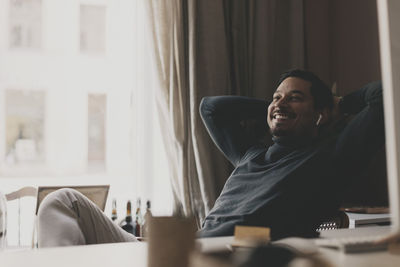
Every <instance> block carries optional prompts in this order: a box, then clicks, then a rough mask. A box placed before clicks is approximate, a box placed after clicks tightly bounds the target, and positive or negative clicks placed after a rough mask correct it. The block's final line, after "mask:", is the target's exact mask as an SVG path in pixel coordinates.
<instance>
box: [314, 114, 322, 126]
mask: <svg viewBox="0 0 400 267" xmlns="http://www.w3.org/2000/svg"><path fill="white" fill-rule="evenodd" d="M321 120H322V114H319V117H318V120H317V123H315V125H317V126H318V125H319V124H320V123H321Z"/></svg>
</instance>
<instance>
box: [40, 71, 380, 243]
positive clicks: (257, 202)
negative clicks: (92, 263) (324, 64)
mask: <svg viewBox="0 0 400 267" xmlns="http://www.w3.org/2000/svg"><path fill="white" fill-rule="evenodd" d="M339 100H340V99H339V98H333V96H332V94H331V92H330V90H329V89H328V88H327V87H326V85H324V83H323V82H322V81H321V80H320V79H319V78H318V77H316V76H315V75H314V74H312V73H310V72H306V71H301V70H293V71H290V72H287V73H284V74H283V75H282V77H281V79H280V81H279V86H278V88H277V90H276V92H275V93H274V96H273V100H272V102H271V104H270V105H269V107H268V114H266V104H265V102H264V101H261V100H256V99H252V98H246V97H235V96H224V97H208V98H204V99H203V101H202V103H201V107H200V111H201V115H202V118H203V120H204V122H205V125H206V127H207V129H208V131H209V133H210V135H211V137H212V138H213V140H214V142H215V143H216V145H217V146H218V147H219V148H220V150H221V151H222V152H223V153H224V154H225V156H226V157H227V158H228V159H229V160H230V162H231V163H232V164H233V165H234V166H235V169H234V171H233V172H232V174H231V176H230V177H229V179H228V180H227V182H226V184H225V187H224V189H223V191H222V193H221V195H220V196H219V198H218V199H217V201H216V203H215V205H214V207H213V209H212V210H211V212H210V213H209V214H208V216H207V217H206V219H205V221H204V223H203V228H202V229H201V230H200V231H199V236H203V237H207V236H223V235H232V234H233V229H234V226H235V225H258V226H268V227H271V234H272V237H273V238H275V239H276V238H280V237H284V236H291V235H300V236H311V235H313V234H314V233H315V229H316V227H317V226H318V225H319V223H320V222H321V221H322V220H324V219H326V218H328V217H329V216H330V215H331V214H332V213H334V212H335V211H336V210H337V208H338V205H339V203H340V195H341V193H342V191H343V189H344V187H345V185H346V184H347V183H348V181H349V180H350V179H351V177H353V176H354V175H357V174H358V173H359V170H360V169H362V166H363V165H364V164H365V162H367V161H368V159H369V158H370V155H373V153H374V151H375V150H377V149H378V148H379V147H380V146H381V145H382V144H383V135H384V132H383V111H382V96H381V90H380V83H373V84H369V85H367V86H366V87H364V88H362V89H360V90H358V91H356V92H354V93H352V94H350V95H348V96H345V97H344V98H342V99H341V101H339ZM344 113H349V114H350V113H351V114H356V113H357V115H356V117H355V118H354V119H352V121H351V122H350V123H348V124H347V125H346V126H345V127H341V125H342V124H341V123H340V118H342V117H343V114H344ZM266 115H267V119H266V120H267V122H268V126H269V129H270V131H271V134H272V136H273V144H272V145H271V146H270V147H266V146H265V144H263V143H261V142H259V141H258V138H257V137H258V135H257V133H255V132H254V131H253V130H252V129H250V131H249V129H248V128H247V127H245V125H246V121H247V120H254V119H256V120H258V121H262V123H263V124H264V125H263V126H262V127H263V128H264V130H265V129H267V124H266V122H265V118H266ZM336 122H339V123H336ZM38 217H39V220H38V221H39V222H38V226H39V230H38V242H39V246H40V247H47V246H61V245H82V244H94V243H109V242H125V241H135V240H136V238H135V237H134V236H133V235H130V234H128V233H126V232H124V231H123V230H122V229H121V228H120V227H118V226H117V225H116V224H114V223H113V222H111V220H110V219H108V218H107V217H106V216H105V215H104V214H103V213H102V212H101V211H100V209H99V208H97V207H96V206H95V205H94V204H93V203H92V202H90V201H89V200H88V199H87V198H85V197H84V196H83V195H81V194H80V193H79V192H77V191H74V190H71V189H63V190H59V191H57V192H53V193H52V194H49V195H48V196H47V197H46V198H45V199H44V200H43V202H42V204H41V206H40V209H39V214H38Z"/></svg>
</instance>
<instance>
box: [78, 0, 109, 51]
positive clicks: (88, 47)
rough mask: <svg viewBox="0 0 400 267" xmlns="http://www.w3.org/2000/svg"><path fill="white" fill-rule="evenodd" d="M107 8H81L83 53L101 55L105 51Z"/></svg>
mask: <svg viewBox="0 0 400 267" xmlns="http://www.w3.org/2000/svg"><path fill="white" fill-rule="evenodd" d="M105 30H106V8H105V7H102V6H90V5H81V6H80V49H81V52H94V53H101V52H104V50H105V36H106V33H105Z"/></svg>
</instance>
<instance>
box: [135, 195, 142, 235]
mask: <svg viewBox="0 0 400 267" xmlns="http://www.w3.org/2000/svg"><path fill="white" fill-rule="evenodd" d="M140 206H141V201H140V198H138V199H137V201H136V216H135V236H142V224H143V217H142V212H141V210H140Z"/></svg>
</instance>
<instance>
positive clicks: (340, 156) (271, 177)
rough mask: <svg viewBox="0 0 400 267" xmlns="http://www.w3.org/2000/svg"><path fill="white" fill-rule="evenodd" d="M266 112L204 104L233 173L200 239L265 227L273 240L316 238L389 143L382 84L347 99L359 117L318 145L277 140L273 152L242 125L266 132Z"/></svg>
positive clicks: (241, 103)
mask: <svg viewBox="0 0 400 267" xmlns="http://www.w3.org/2000/svg"><path fill="white" fill-rule="evenodd" d="M267 107H268V103H266V102H265V101H262V100H257V99H252V98H247V97H239V96H217V97H206V98H204V99H203V100H202V102H201V105H200V113H201V116H202V118H203V121H204V123H205V125H206V127H207V130H208V131H209V133H210V136H211V137H212V139H213V140H214V142H215V144H216V145H217V146H218V148H219V149H220V150H221V151H222V153H224V155H225V156H226V157H227V158H228V160H229V161H230V162H231V163H232V164H233V165H234V167H235V169H234V171H233V172H232V174H231V176H230V177H229V178H228V180H227V181H226V184H225V186H224V188H223V190H222V192H221V195H220V196H219V197H218V199H217V201H216V202H215V205H214V207H213V208H212V210H211V211H210V213H209V214H208V215H207V217H206V218H205V220H204V222H203V227H202V229H201V230H200V231H199V233H198V234H199V236H200V237H211V236H226V235H232V234H233V230H234V226H235V225H254V226H268V227H270V228H271V234H272V238H273V239H277V238H282V237H285V236H304V237H306V236H313V235H314V234H315V229H316V228H317V227H318V226H319V224H320V223H321V222H323V221H324V220H326V219H327V218H329V217H330V216H331V215H332V214H334V213H335V212H336V211H337V209H338V207H339V205H340V199H341V195H342V193H343V192H344V188H345V187H346V185H348V184H349V183H350V182H351V180H352V179H353V178H354V177H356V176H357V175H359V173H360V171H361V170H363V168H365V164H368V161H369V160H370V158H371V157H372V155H373V154H374V153H375V152H376V151H377V150H378V149H379V148H380V147H381V146H382V145H383V143H384V126H383V107H382V90H381V83H380V82H374V83H370V84H368V85H366V86H365V87H363V88H361V89H359V90H357V91H354V92H353V93H351V94H349V95H347V96H345V97H344V98H343V101H342V103H341V110H342V112H343V113H347V114H355V117H354V118H353V119H352V120H351V121H350V122H349V123H347V124H346V125H344V124H339V126H337V127H335V129H334V130H332V129H331V130H330V131H329V132H328V131H326V132H325V133H324V132H321V133H320V134H319V137H318V138H314V139H307V140H305V139H301V140H299V139H291V138H279V139H278V138H274V139H273V144H272V145H271V146H269V147H267V146H266V145H265V144H262V143H260V142H259V141H257V140H258V139H257V138H256V137H257V135H258V134H257V133H254V132H249V131H248V129H246V127H245V123H244V121H247V120H249V119H255V120H257V121H258V122H259V123H261V125H263V127H264V129H265V130H268V126H267V124H266V122H265V121H266V116H267ZM340 125H342V126H340Z"/></svg>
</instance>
